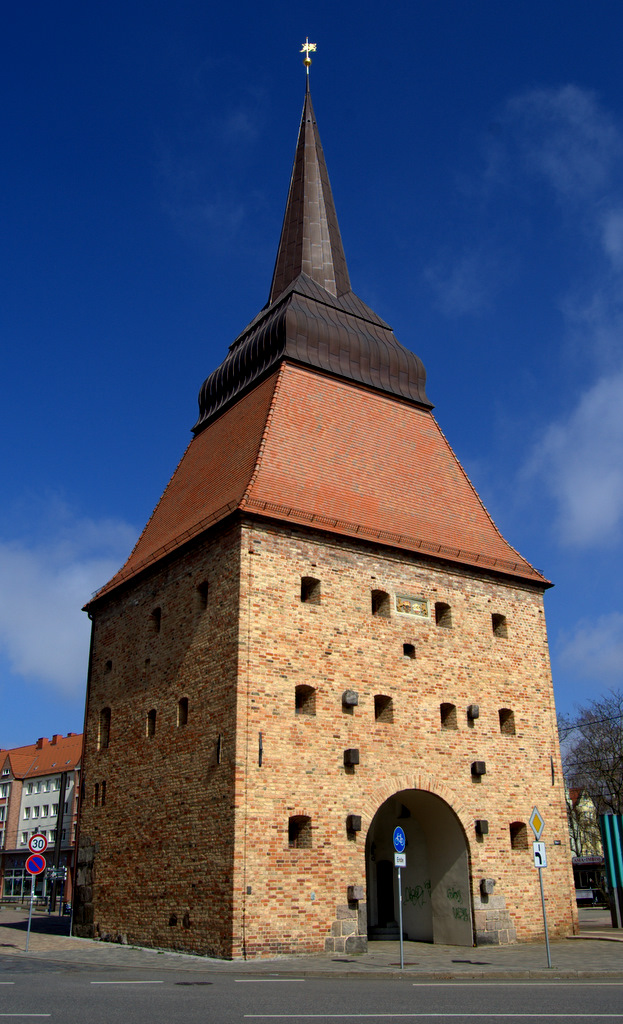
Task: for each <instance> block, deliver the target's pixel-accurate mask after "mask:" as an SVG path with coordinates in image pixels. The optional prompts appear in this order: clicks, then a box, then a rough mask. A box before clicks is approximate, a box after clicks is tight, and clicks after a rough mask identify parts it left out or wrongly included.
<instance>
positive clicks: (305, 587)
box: [301, 576, 320, 604]
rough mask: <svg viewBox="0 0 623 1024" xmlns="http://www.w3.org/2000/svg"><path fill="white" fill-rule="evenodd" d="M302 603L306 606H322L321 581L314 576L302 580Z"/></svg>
mask: <svg viewBox="0 0 623 1024" xmlns="http://www.w3.org/2000/svg"><path fill="white" fill-rule="evenodd" d="M301 601H303V602H305V603H306V604H320V580H316V579H314V577H313V576H303V577H302V579H301Z"/></svg>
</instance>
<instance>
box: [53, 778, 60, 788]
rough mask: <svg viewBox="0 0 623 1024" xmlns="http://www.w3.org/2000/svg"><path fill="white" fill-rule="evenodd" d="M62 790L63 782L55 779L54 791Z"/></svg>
mask: <svg viewBox="0 0 623 1024" xmlns="http://www.w3.org/2000/svg"><path fill="white" fill-rule="evenodd" d="M60 788H61V780H60V779H59V778H58V777H57V778H55V779H54V789H60Z"/></svg>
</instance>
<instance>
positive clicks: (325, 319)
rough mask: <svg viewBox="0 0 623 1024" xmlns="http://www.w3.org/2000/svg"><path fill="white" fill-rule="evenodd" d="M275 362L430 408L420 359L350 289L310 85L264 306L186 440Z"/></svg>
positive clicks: (205, 393)
mask: <svg viewBox="0 0 623 1024" xmlns="http://www.w3.org/2000/svg"><path fill="white" fill-rule="evenodd" d="M283 359H288V360H291V361H294V362H297V363H302V364H304V365H306V366H312V367H314V368H316V369H318V370H322V371H325V372H326V373H330V374H332V375H336V376H338V377H342V378H345V379H347V380H352V381H356V382H357V383H360V384H364V385H367V386H369V387H372V388H375V389H378V390H380V391H384V392H388V393H389V394H393V395H397V396H399V397H400V398H404V399H407V400H408V401H413V402H417V403H418V405H421V406H424V407H425V408H427V409H431V408H432V404H431V402H430V401H429V400H428V397H427V395H426V371H425V370H424V366H423V364H422V362H421V360H420V359H418V357H417V356H416V355H414V353H413V352H410V351H409V350H408V349H406V348H403V346H402V345H401V344H400V342H399V341H398V340H397V339H396V337H395V336H394V333H393V331H392V329H391V327H389V326H388V324H386V323H385V322H384V321H383V320H381V318H380V317H379V316H377V315H376V313H374V312H373V311H372V310H371V309H370V308H369V307H368V306H366V305H365V303H364V302H362V301H361V299H359V298H358V297H357V296H356V295H355V293H354V292H353V291H351V287H350V280H349V277H348V269H347V267H346V259H345V257H344V250H343V247H342V239H341V237H340V229H339V226H338V221H337V215H336V212H335V206H334V203H333V196H332V194H331V186H330V184H329V176H328V173H327V168H326V164H325V159H324V154H323V152H322V146H321V144H320V136H319V134H318V128H317V125H316V119H315V116H314V110H313V107H312V102H311V96H310V94H309V86H308V87H307V90H306V93H305V103H304V105H303V115H302V118H301V126H300V129H299V136H298V141H297V146H296V154H295V157H294V167H293V170H292V178H291V181H290V190H289V193H288V201H287V204H286V212H285V217H284V221H283V227H282V230H281V239H280V242H279V249H278V252H277V260H276V262H275V270H274V274H273V280H272V285H271V290H270V296H269V300H268V304H267V305H266V307H265V308H264V309H263V310H262V311H261V312H260V313H259V314H258V316H256V317H255V319H254V320H253V321H252V322H251V323H250V324H249V326H248V327H247V328H246V329H245V330H244V331H243V333H242V334H241V335H240V336H239V337H238V338H237V339H236V340H235V341H234V343H233V344H232V345H231V346H230V348H229V353H228V355H227V356H226V358H225V360H224V361H223V362H222V363H221V365H220V366H219V367H218V368H217V369H216V370H215V371H214V372H213V373H212V374H211V375H210V376H209V377H208V378H207V380H206V381H205V382H204V384H203V386H202V388H201V391H200V392H199V419H198V420H197V423H196V424H195V426H194V427H193V431H194V432H195V434H197V433H199V432H200V431H201V430H203V429H205V427H206V426H207V425H208V423H210V422H211V420H212V419H213V418H214V417H215V416H216V415H218V414H219V413H220V412H221V411H222V410H223V409H224V408H226V407H227V406H228V405H230V404H231V402H232V401H234V400H236V399H238V398H239V397H241V395H242V394H243V393H244V392H245V391H246V390H247V389H248V388H249V387H251V386H252V385H254V384H256V383H257V382H258V381H259V380H261V379H262V377H264V376H265V375H266V374H267V373H269V372H270V371H271V370H272V369H275V368H276V366H277V365H278V364H279V363H280V362H281V361H282V360H283Z"/></svg>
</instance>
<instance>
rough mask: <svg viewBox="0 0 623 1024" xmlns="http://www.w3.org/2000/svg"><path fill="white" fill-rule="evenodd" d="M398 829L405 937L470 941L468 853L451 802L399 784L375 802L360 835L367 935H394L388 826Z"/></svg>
mask: <svg viewBox="0 0 623 1024" xmlns="http://www.w3.org/2000/svg"><path fill="white" fill-rule="evenodd" d="M397 825H400V826H401V827H402V829H403V830H404V833H405V836H406V839H407V846H406V850H405V852H406V857H407V866H406V868H403V869H402V872H401V873H402V923H403V933H404V936H405V938H407V939H411V940H412V941H418V942H441V943H449V944H452V945H457V946H471V945H472V944H473V927H472V900H471V885H470V858H469V848H468V845H467V839H466V836H465V832H464V830H463V827H462V825H461V822H460V821H459V819H458V817H457V815H456V814H455V813H454V811H453V810H452V808H451V807H450V806H449V804H447V803H446V802H445V800H443V799H441V797H439V796H436V795H435V794H434V793H429V792H426V791H425V790H421V789H403V790H400V791H399V792H397V793H395V794H394V795H393V796H391V797H389V799H387V800H385V802H384V803H382V804H381V806H380V807H379V809H378V810H377V812H376V814H375V815H374V817H373V819H372V822H371V824H370V828H369V829H368V835H367V839H366V879H367V890H368V935H369V937H370V938H371V939H383V938H387V939H397V938H399V929H398V924H397V922H398V920H399V916H398V915H399V905H398V885H397V874H398V873H397V871H396V870H395V868H394V848H393V842H392V837H393V832H394V829H395V827H396V826H397Z"/></svg>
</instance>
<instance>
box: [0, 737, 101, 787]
mask: <svg viewBox="0 0 623 1024" xmlns="http://www.w3.org/2000/svg"><path fill="white" fill-rule="evenodd" d="M2 753H3V754H6V755H7V760H8V761H9V763H10V766H11V771H12V773H13V775H14V776H15V778H16V779H30V778H32V777H33V776H36V775H48V774H50V773H51V772H66V771H73V770H74V769H75V768H76V767H77V765H78V764H79V762H80V759H81V757H82V733H73V732H70V733H68V734H67V736H59V735H56V736H53V737H52V739H51V740H48V739H47V738H46V737H41V738H40V739H38V740H37V742H36V743H30V744H28V746H25V747H13V749H12V750H7V751H2Z"/></svg>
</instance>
